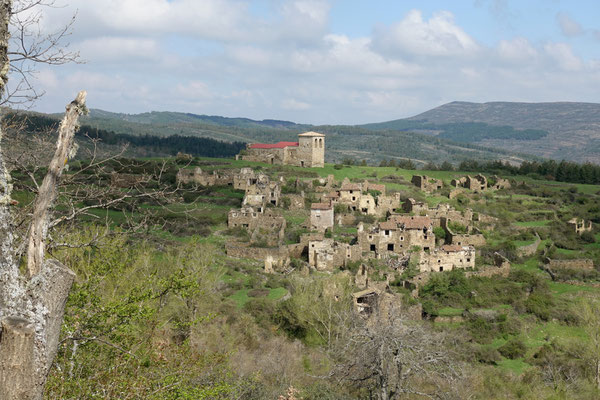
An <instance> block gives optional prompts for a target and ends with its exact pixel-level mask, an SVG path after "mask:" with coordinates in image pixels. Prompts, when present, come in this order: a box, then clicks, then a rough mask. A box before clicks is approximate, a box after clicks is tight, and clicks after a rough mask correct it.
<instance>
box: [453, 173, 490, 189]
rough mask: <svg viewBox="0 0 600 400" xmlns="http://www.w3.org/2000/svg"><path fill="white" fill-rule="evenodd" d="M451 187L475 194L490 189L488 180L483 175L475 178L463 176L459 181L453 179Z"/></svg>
mask: <svg viewBox="0 0 600 400" xmlns="http://www.w3.org/2000/svg"><path fill="white" fill-rule="evenodd" d="M450 185H451V186H454V187H457V188H465V189H469V190H471V191H473V192H475V193H479V192H483V191H484V190H486V189H487V187H488V182H487V178H486V177H485V176H483V175H481V174H477V175H475V176H474V177H473V176H471V175H467V176H463V177H462V178H459V179H452V181H450Z"/></svg>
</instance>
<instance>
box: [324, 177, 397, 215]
mask: <svg viewBox="0 0 600 400" xmlns="http://www.w3.org/2000/svg"><path fill="white" fill-rule="evenodd" d="M323 199H324V200H325V201H331V203H332V204H334V205H335V204H345V205H347V206H348V209H349V211H351V212H354V211H358V212H360V213H361V214H365V215H374V216H378V217H385V216H387V214H388V213H390V212H392V211H394V210H395V209H396V208H397V207H398V206H399V205H400V194H399V193H395V194H393V195H392V196H386V191H385V185H380V184H376V183H371V182H368V181H364V182H363V183H352V182H350V180H349V179H348V178H346V179H344V181H343V182H342V186H341V188H340V189H339V190H338V191H334V192H330V193H326V194H324V195H323Z"/></svg>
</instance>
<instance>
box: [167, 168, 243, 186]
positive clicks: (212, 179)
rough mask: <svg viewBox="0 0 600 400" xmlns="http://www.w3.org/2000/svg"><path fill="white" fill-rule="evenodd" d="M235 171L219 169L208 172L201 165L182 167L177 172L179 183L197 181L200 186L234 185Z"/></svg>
mask: <svg viewBox="0 0 600 400" xmlns="http://www.w3.org/2000/svg"><path fill="white" fill-rule="evenodd" d="M233 176H234V172H233V171H232V170H219V171H213V172H208V171H204V170H202V168H200V167H196V168H191V169H190V168H180V169H179V171H178V172H177V177H176V179H177V183H178V184H188V183H195V184H197V185H200V186H233Z"/></svg>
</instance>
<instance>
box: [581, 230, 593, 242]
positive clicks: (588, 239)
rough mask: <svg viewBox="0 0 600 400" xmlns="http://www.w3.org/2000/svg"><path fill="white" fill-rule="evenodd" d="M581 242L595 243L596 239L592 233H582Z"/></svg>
mask: <svg viewBox="0 0 600 400" xmlns="http://www.w3.org/2000/svg"><path fill="white" fill-rule="evenodd" d="M581 240H583V241H584V242H586V243H596V237H595V236H594V234H593V233H592V232H589V231H587V232H583V233H582V234H581Z"/></svg>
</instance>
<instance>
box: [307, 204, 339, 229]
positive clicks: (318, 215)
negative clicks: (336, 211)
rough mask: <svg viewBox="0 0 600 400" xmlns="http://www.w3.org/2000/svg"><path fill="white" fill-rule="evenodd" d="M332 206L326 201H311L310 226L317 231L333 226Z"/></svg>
mask: <svg viewBox="0 0 600 400" xmlns="http://www.w3.org/2000/svg"><path fill="white" fill-rule="evenodd" d="M333 222H334V219H333V206H332V205H331V204H328V203H313V204H311V206H310V228H311V229H313V230H316V231H319V232H323V231H325V230H326V229H328V228H329V229H331V228H333Z"/></svg>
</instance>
